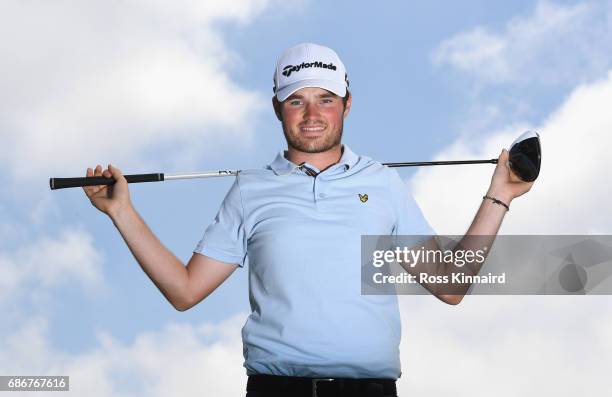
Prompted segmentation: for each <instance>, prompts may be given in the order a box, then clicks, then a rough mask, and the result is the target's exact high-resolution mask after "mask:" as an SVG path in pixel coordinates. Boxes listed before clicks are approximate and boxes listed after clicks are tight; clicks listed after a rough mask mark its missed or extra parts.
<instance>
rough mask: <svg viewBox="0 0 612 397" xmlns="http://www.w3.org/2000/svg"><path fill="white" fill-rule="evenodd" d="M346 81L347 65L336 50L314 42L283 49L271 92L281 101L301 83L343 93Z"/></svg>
mask: <svg viewBox="0 0 612 397" xmlns="http://www.w3.org/2000/svg"><path fill="white" fill-rule="evenodd" d="M348 84H349V83H348V77H347V74H346V69H345V68H344V64H343V63H342V61H341V60H340V57H339V56H338V54H336V52H335V51H334V50H332V49H331V48H328V47H324V46H321V45H318V44H313V43H302V44H298V45H296V46H294V47H291V48H289V49H288V50H286V51H285V52H284V53H283V55H281V57H280V58H279V59H278V62H277V63H276V69H275V70H274V94H275V95H276V98H277V99H278V100H279V101H280V102H283V101H284V100H285V99H287V97H288V96H289V95H291V94H293V93H294V92H296V91H297V90H299V89H301V88H304V87H318V88H323V89H326V90H328V91H331V92H333V93H334V94H336V95H338V96H341V97H344V96H345V95H346V89H347V87H348Z"/></svg>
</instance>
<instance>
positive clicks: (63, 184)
mask: <svg viewBox="0 0 612 397" xmlns="http://www.w3.org/2000/svg"><path fill="white" fill-rule="evenodd" d="M496 163H497V159H491V160H458V161H417V162H407V163H383V165H386V166H387V167H420V166H427V165H459V164H496ZM238 172H240V171H239V170H218V171H204V172H195V173H190V174H164V173H153V174H132V175H124V176H125V179H126V180H127V182H128V183H142V182H163V181H169V180H173V179H193V178H214V177H220V176H236V175H238ZM114 183H115V180H114V179H113V178H106V177H104V176H87V177H77V178H51V179H49V187H50V188H51V190H56V189H65V188H70V187H82V186H96V185H112V184H114Z"/></svg>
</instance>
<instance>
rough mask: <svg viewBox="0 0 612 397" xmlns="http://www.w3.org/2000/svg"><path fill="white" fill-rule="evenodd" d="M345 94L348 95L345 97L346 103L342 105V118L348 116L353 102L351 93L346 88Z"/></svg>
mask: <svg viewBox="0 0 612 397" xmlns="http://www.w3.org/2000/svg"><path fill="white" fill-rule="evenodd" d="M346 95H348V98H347V99H346V105H345V106H344V115H343V117H344V118H346V116H348V114H349V112H350V111H351V104H352V103H353V95H351V92H350V91H349V90H346Z"/></svg>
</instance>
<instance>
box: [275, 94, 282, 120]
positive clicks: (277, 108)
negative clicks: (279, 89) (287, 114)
mask: <svg viewBox="0 0 612 397" xmlns="http://www.w3.org/2000/svg"><path fill="white" fill-rule="evenodd" d="M272 107H273V108H274V113H275V114H276V118H277V119H278V121H280V122H282V121H283V116H282V113H281V104H280V102H279V101H278V99H276V95H274V96H273V97H272Z"/></svg>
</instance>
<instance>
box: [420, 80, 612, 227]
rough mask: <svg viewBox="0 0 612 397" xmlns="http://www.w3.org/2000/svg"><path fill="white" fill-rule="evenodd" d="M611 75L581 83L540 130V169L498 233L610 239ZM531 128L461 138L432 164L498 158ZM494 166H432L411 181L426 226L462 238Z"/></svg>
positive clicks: (525, 127)
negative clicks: (606, 236)
mask: <svg viewBox="0 0 612 397" xmlns="http://www.w3.org/2000/svg"><path fill="white" fill-rule="evenodd" d="M610 103H612V72H610V73H608V76H607V77H606V78H605V79H603V80H600V81H597V82H594V83H591V84H585V85H582V86H580V87H578V88H576V89H575V90H574V92H573V93H572V94H571V95H570V96H569V98H567V100H566V101H565V102H564V103H563V104H562V105H561V106H560V108H559V109H558V110H556V111H555V112H554V113H553V114H551V115H550V116H549V117H548V118H547V119H546V120H545V121H544V122H543V123H542V125H541V126H534V127H535V129H536V130H537V131H540V132H541V138H542V170H541V173H540V176H539V178H538V180H537V181H536V182H535V184H534V186H533V188H532V190H531V191H530V192H528V193H527V194H526V195H524V196H522V197H519V198H517V199H516V200H515V201H514V202H512V205H511V209H510V212H509V213H508V214H507V216H506V218H505V220H504V223H503V225H502V229H501V231H500V233H505V234H592V233H611V232H612V229H611V227H610V225H612V206H610V204H609V203H608V198H609V197H611V196H612V187H611V185H610V183H609V181H610V172H609V170H610V169H612V157H610V156H609V148H610V147H611V146H612V134H611V131H612V112H610V110H609V106H610ZM528 127H529V126H527V125H525V124H522V125H521V124H519V123H517V124H515V125H512V126H508V127H506V128H505V129H503V130H499V131H496V132H494V133H491V134H490V135H487V136H480V137H473V136H471V137H463V138H459V139H458V140H456V141H455V142H454V143H452V144H451V145H450V146H448V147H446V148H444V149H443V150H441V151H440V153H439V154H438V155H436V156H435V158H436V159H449V160H452V159H471V158H495V157H497V156H498V155H499V152H500V150H501V148H502V147H508V145H509V144H510V143H511V142H512V141H513V140H514V138H516V136H518V135H519V134H520V133H521V132H522V131H523V130H525V129H527V128H528ZM493 167H494V166H493V165H490V166H489V165H470V166H455V167H430V168H428V169H425V168H423V169H421V170H419V172H418V173H417V174H416V175H415V177H414V178H413V180H412V181H411V184H412V187H413V189H414V193H415V195H416V197H417V200H418V202H419V204H420V205H421V208H422V209H423V212H424V214H425V215H426V217H427V219H428V220H429V222H430V223H431V224H432V226H433V227H434V228H435V229H436V231H437V232H438V233H440V234H463V233H464V232H465V231H466V230H467V228H468V226H469V224H470V222H471V220H472V219H473V217H474V214H475V213H476V210H477V208H478V206H479V205H480V203H481V197H482V196H483V195H484V193H486V191H487V188H488V187H489V183H490V178H491V175H492V174H493V169H494V168H493Z"/></svg>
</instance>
